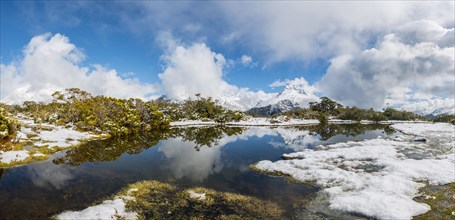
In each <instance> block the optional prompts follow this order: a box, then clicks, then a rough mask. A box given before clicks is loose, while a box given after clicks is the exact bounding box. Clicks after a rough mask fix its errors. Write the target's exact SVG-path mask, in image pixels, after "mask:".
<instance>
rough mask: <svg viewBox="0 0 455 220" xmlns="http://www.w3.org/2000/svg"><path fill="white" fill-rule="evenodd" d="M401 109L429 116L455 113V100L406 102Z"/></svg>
mask: <svg viewBox="0 0 455 220" xmlns="http://www.w3.org/2000/svg"><path fill="white" fill-rule="evenodd" d="M401 109H402V110H406V111H410V112H414V113H417V114H420V115H425V116H429V117H434V116H437V115H443V114H449V115H453V114H455V100H454V99H453V98H445V99H433V100H425V101H420V102H414V103H410V104H406V105H404V106H402V108H401Z"/></svg>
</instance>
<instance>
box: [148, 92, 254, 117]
mask: <svg viewBox="0 0 455 220" xmlns="http://www.w3.org/2000/svg"><path fill="white" fill-rule="evenodd" d="M195 96H196V99H194V100H193V99H191V98H189V99H186V100H184V101H183V102H180V103H176V102H171V101H168V100H163V99H156V100H152V101H150V103H152V104H153V105H155V106H157V107H158V109H159V110H160V111H162V112H163V113H164V114H165V115H167V116H169V117H170V119H171V121H180V120H202V121H215V122H218V123H221V124H223V123H226V122H231V121H240V120H242V119H243V118H244V116H245V114H244V113H243V112H241V111H233V110H229V109H225V108H224V107H223V106H221V104H219V103H218V101H214V100H213V99H212V98H211V97H209V98H204V97H201V95H200V94H196V95H195Z"/></svg>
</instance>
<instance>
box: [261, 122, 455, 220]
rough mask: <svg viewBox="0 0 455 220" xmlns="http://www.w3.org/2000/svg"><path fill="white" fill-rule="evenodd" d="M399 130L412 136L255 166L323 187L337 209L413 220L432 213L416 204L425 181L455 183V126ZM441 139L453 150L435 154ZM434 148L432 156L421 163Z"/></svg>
mask: <svg viewBox="0 0 455 220" xmlns="http://www.w3.org/2000/svg"><path fill="white" fill-rule="evenodd" d="M393 127H394V128H395V129H397V130H402V131H403V132H404V133H407V134H409V135H407V136H404V137H397V138H395V139H394V140H389V139H382V138H380V137H378V138H377V139H372V140H366V141H361V142H347V143H337V144H332V145H327V146H319V147H318V148H317V150H304V151H301V152H296V153H291V154H285V155H283V157H284V158H286V160H280V161H276V162H271V161H260V162H259V163H257V164H256V165H255V167H256V168H257V169H258V170H260V171H262V172H266V173H272V174H284V175H287V176H290V177H291V178H293V179H295V180H298V181H302V182H312V183H315V184H316V185H318V186H321V187H322V188H324V189H323V191H322V193H325V194H327V195H328V199H329V204H330V208H332V209H335V210H340V211H345V212H353V213H360V214H363V215H366V216H369V217H374V218H379V219H411V218H412V216H416V215H419V214H423V213H425V212H427V211H428V210H429V209H430V207H429V206H428V205H427V204H423V203H418V202H416V201H414V200H413V198H414V197H416V196H417V194H418V190H419V188H421V187H423V186H425V185H424V184H423V183H422V182H429V183H430V184H447V183H451V182H455V170H454V166H455V158H454V151H453V146H454V138H453V131H454V129H455V126H453V125H449V124H442V123H441V124H429V123H426V124H417V123H406V124H396V125H393ZM410 135H419V136H425V137H426V138H428V139H430V143H417V142H413V141H412V140H413V138H414V137H412V136H410ZM435 139H437V140H438V145H450V146H452V147H451V148H444V150H435V151H431V150H432V149H431V148H437V147H438V146H437V145H432V144H431V141H434V140H435ZM428 150H430V151H431V154H424V155H420V156H417V157H418V159H415V157H416V155H419V154H423V153H426V152H428ZM422 158H423V159H422Z"/></svg>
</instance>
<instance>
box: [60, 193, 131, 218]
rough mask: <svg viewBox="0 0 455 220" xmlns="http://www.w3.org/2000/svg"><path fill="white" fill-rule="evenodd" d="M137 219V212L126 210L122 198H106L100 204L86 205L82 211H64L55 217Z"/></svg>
mask: <svg viewBox="0 0 455 220" xmlns="http://www.w3.org/2000/svg"><path fill="white" fill-rule="evenodd" d="M118 217H122V218H125V219H137V214H136V213H134V212H127V211H126V208H125V202H124V200H123V199H122V198H116V199H114V200H106V201H104V202H103V203H102V204H99V205H96V206H92V207H88V208H86V209H84V210H82V211H66V212H63V213H61V214H59V215H57V216H56V219H71V220H73V219H118Z"/></svg>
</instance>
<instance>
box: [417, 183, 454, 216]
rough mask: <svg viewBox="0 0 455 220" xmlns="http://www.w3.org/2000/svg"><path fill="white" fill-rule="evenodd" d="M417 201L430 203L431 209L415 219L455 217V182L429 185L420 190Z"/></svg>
mask: <svg viewBox="0 0 455 220" xmlns="http://www.w3.org/2000/svg"><path fill="white" fill-rule="evenodd" d="M420 194H421V195H422V196H419V197H417V198H415V200H416V201H417V202H422V203H426V204H428V205H430V207H431V210H430V211H428V212H426V213H424V214H422V215H419V216H416V217H414V219H455V215H454V214H455V183H450V184H447V185H443V186H431V185H428V186H426V187H424V188H422V189H421V190H420Z"/></svg>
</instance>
